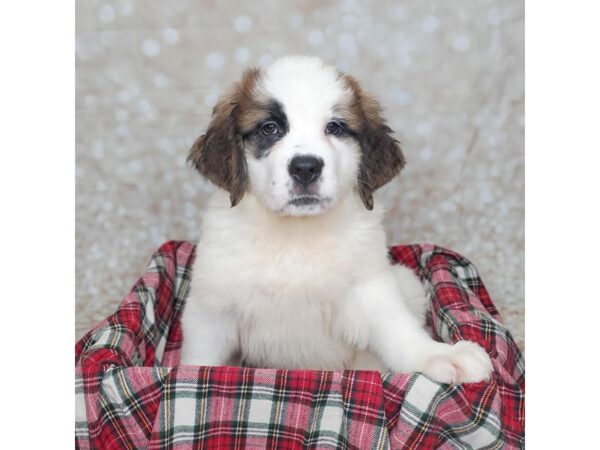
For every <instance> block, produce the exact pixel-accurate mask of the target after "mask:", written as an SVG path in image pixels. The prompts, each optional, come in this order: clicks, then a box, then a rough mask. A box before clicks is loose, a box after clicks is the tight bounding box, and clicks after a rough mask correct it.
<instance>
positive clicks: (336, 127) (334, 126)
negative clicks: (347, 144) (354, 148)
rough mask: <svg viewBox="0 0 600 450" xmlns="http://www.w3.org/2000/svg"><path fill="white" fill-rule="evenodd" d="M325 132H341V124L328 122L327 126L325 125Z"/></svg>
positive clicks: (335, 133) (337, 133)
mask: <svg viewBox="0 0 600 450" xmlns="http://www.w3.org/2000/svg"><path fill="white" fill-rule="evenodd" d="M325 132H326V133H327V134H333V135H336V136H337V135H339V134H341V132H342V126H341V125H340V124H339V123H337V122H329V123H328V124H327V127H325Z"/></svg>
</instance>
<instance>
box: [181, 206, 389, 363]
mask: <svg viewBox="0 0 600 450" xmlns="http://www.w3.org/2000/svg"><path fill="white" fill-rule="evenodd" d="M216 201H222V199H218V198H217V199H216ZM255 201H256V200H255V199H253V198H252V197H250V198H245V199H244V202H242V204H241V205H240V206H238V207H236V208H233V209H229V208H214V209H212V210H211V211H210V212H209V213H208V214H207V215H206V217H205V220H204V227H203V231H204V233H203V235H202V237H201V239H200V242H199V244H198V248H197V256H196V262H195V264H194V269H193V278H192V288H191V292H190V297H189V300H188V305H187V306H186V312H185V314H184V333H186V330H189V329H190V328H191V327H193V326H194V318H193V316H196V315H197V314H203V313H204V314H206V313H207V312H208V313H210V314H213V315H219V314H223V315H224V314H227V315H228V317H229V318H230V319H229V320H233V321H235V328H236V334H237V339H238V343H237V347H238V349H239V350H240V352H241V356H242V358H244V359H245V360H246V362H247V363H248V364H249V365H254V366H261V367H281V368H287V367H289V368H292V367H294V368H302V367H306V368H309V367H310V368H323V369H335V368H341V367H347V366H348V363H349V362H350V360H351V359H352V357H353V349H352V348H351V347H349V346H348V345H346V344H344V343H343V341H342V339H341V338H340V333H341V332H342V331H341V330H340V329H339V323H338V321H337V320H336V319H337V318H338V317H339V316H340V315H341V314H344V299H345V298H346V296H347V292H348V291H349V289H351V287H352V286H353V285H354V283H355V281H356V279H357V277H362V276H364V275H365V272H366V271H369V270H376V268H377V266H381V265H382V264H384V265H385V264H387V261H386V258H385V241H384V234H383V230H382V227H381V225H380V224H379V216H380V214H379V213H378V212H366V211H365V212H364V213H363V212H362V211H361V209H360V208H361V207H362V206H361V205H360V204H358V203H356V202H355V200H354V199H352V198H349V199H348V200H347V202H346V204H341V205H339V206H338V208H337V209H336V212H335V214H330V215H328V216H327V217H322V218H321V217H319V218H314V217H313V218H306V219H297V218H296V219H289V218H288V219H281V220H279V219H277V221H276V222H274V219H273V216H270V217H266V216H265V214H266V212H264V211H261V210H260V207H258V205H255V204H253V202H255ZM238 208H239V209H238ZM243 208H244V209H243ZM188 335H189V336H191V335H192V334H191V333H189V334H188V333H186V339H187V336H188Z"/></svg>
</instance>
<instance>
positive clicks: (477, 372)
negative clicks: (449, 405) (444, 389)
mask: <svg viewBox="0 0 600 450" xmlns="http://www.w3.org/2000/svg"><path fill="white" fill-rule="evenodd" d="M492 369H493V367H492V361H491V360H490V357H489V356H488V354H487V353H486V351H485V350H484V349H483V348H482V347H481V346H479V345H478V344H475V343H474V342H470V341H459V342H457V343H456V344H454V345H447V346H445V350H444V351H443V352H442V353H440V354H437V355H435V356H432V357H430V358H429V359H428V360H427V361H426V362H425V366H424V367H423V370H422V371H421V372H423V373H424V374H425V375H427V376H428V377H430V378H432V379H434V380H435V381H438V382H440V383H448V384H460V383H477V382H479V381H487V380H489V378H490V374H491V372H492Z"/></svg>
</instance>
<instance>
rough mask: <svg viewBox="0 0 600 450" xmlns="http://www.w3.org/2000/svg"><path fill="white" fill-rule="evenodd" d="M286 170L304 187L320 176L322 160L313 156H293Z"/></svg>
mask: <svg viewBox="0 0 600 450" xmlns="http://www.w3.org/2000/svg"><path fill="white" fill-rule="evenodd" d="M288 170H289V172H290V175H291V176H292V178H293V179H294V180H296V181H297V182H298V183H300V184H302V185H304V187H306V186H308V185H309V184H310V183H312V182H313V181H315V180H316V179H317V178H319V176H321V170H323V160H322V159H321V158H316V157H314V156H294V157H293V158H292V161H291V162H290V167H289V169H288Z"/></svg>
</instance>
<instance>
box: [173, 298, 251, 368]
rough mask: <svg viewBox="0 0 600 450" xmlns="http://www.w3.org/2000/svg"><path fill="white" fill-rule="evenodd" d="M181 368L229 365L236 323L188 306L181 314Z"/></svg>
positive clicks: (235, 345) (235, 341)
mask: <svg viewBox="0 0 600 450" xmlns="http://www.w3.org/2000/svg"><path fill="white" fill-rule="evenodd" d="M182 325H183V346H182V349H181V364H182V365H183V364H186V365H196V366H224V365H230V364H231V359H232V357H233V356H234V354H235V353H236V352H237V350H238V344H239V338H238V331H237V324H236V321H235V319H234V318H233V317H232V316H231V315H229V314H226V313H222V312H219V313H214V312H210V311H208V310H206V308H203V307H201V306H196V304H194V303H191V302H190V303H189V304H188V305H186V308H185V310H184V313H183V323H182Z"/></svg>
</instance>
